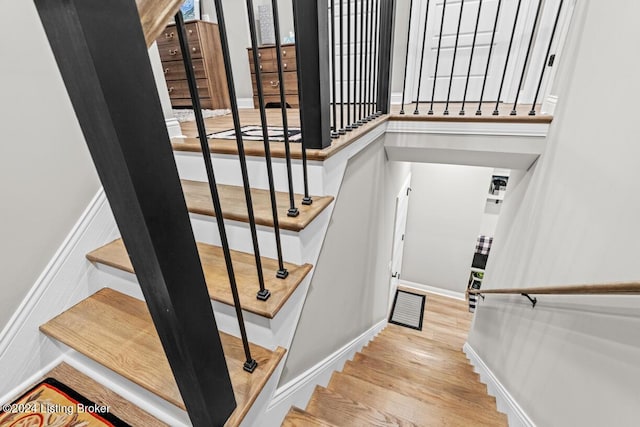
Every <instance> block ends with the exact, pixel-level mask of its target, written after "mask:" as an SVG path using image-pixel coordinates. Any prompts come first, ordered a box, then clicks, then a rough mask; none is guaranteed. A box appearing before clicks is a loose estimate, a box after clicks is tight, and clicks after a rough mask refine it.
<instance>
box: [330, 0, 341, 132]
mask: <svg viewBox="0 0 640 427" xmlns="http://www.w3.org/2000/svg"><path fill="white" fill-rule="evenodd" d="M330 1H331V7H330V8H329V11H330V12H331V100H332V101H333V102H332V103H331V113H332V116H333V117H332V123H333V124H332V125H331V138H337V137H339V136H340V134H339V133H338V106H337V100H336V98H337V91H336V79H337V77H336V12H335V7H334V3H335V1H334V0H330ZM340 1H341V2H342V0H340ZM340 60H341V61H342V58H340ZM340 89H342V82H340ZM340 103H342V100H340Z"/></svg>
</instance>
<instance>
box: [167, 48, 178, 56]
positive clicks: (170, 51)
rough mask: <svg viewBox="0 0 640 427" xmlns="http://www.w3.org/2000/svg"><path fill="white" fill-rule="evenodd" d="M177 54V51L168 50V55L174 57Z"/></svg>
mask: <svg viewBox="0 0 640 427" xmlns="http://www.w3.org/2000/svg"><path fill="white" fill-rule="evenodd" d="M177 53H178V49H169V55H171V56H175V55H176V54H177Z"/></svg>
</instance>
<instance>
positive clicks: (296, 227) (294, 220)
mask: <svg viewBox="0 0 640 427" xmlns="http://www.w3.org/2000/svg"><path fill="white" fill-rule="evenodd" d="M182 190H183V192H184V196H185V200H186V202H187V208H188V209H189V212H191V213H196V214H200V215H206V216H212V217H215V212H214V210H213V202H212V201H211V193H210V190H209V184H207V183H206V182H200V181H190V180H182ZM218 192H219V194H220V203H221V205H222V210H223V216H224V218H225V219H228V220H234V221H240V222H249V217H248V213H247V205H246V201H245V196H244V189H243V188H242V187H237V186H233V185H225V184H218ZM295 197H296V199H297V200H302V197H303V196H302V195H299V194H298V195H296V196H295ZM251 198H252V201H253V210H254V216H255V221H256V224H258V225H264V226H267V227H273V216H272V214H271V199H270V194H269V191H268V190H262V189H256V188H252V189H251ZM312 199H313V203H312V204H311V205H303V204H302V203H300V204H299V206H297V207H298V211H299V212H300V214H299V215H298V216H296V217H290V216H287V214H286V212H287V211H288V210H289V195H288V193H283V192H280V191H277V192H276V203H277V209H278V212H279V214H278V223H279V225H280V228H281V229H284V230H290V231H296V232H299V231H302V230H303V229H305V228H306V227H307V226H308V225H309V224H310V223H311V222H312V221H313V220H314V219H315V218H316V217H317V216H318V215H320V213H321V212H322V211H323V210H324V209H325V208H326V207H327V206H329V205H330V204H331V202H332V201H333V196H312Z"/></svg>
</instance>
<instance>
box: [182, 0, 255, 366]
mask: <svg viewBox="0 0 640 427" xmlns="http://www.w3.org/2000/svg"><path fill="white" fill-rule="evenodd" d="M216 3H220V0H216ZM221 6H222V5H221V4H216V12H217V14H218V25H219V28H220V38H221V39H222V40H224V41H223V42H222V48H223V56H224V57H225V66H226V65H228V67H225V68H227V76H228V77H227V79H228V81H229V82H230V83H229V95H230V98H231V104H232V106H235V107H236V108H235V115H237V112H238V110H237V104H236V98H235V91H233V90H232V89H233V78H232V75H231V61H229V46H228V43H227V40H226V32H225V31H224V28H225V27H224V15H223V13H222V7H221ZM175 21H176V29H177V31H178V39H179V41H180V49H181V50H182V57H183V61H184V67H185V72H186V75H187V82H188V84H189V92H190V93H191V101H192V103H193V112H194V114H195V118H196V126H197V128H198V138H199V140H200V147H201V148H202V154H203V157H204V164H205V169H206V172H207V178H208V182H209V190H210V191H211V198H212V200H213V210H214V212H215V214H216V223H217V224H218V232H219V233H220V241H221V243H222V252H223V254H224V260H225V264H226V266H227V275H228V276H229V283H230V285H231V294H232V295H233V305H234V307H235V310H236V316H237V318H238V326H239V327H240V336H241V338H242V345H243V347H244V354H245V358H246V361H245V362H244V365H243V368H244V370H245V371H247V372H253V371H255V369H256V367H257V366H258V362H256V361H255V359H253V357H251V349H250V348H249V340H248V338H247V331H246V329H245V325H244V317H243V315H242V308H241V306H240V296H239V295H238V286H237V284H236V276H235V273H234V271H233V263H232V261H231V251H230V250H229V241H228V239H227V231H226V228H225V226H224V217H223V214H222V206H221V205H220V196H219V194H218V187H217V185H216V178H215V174H214V172H213V164H212V161H211V151H210V150H209V141H208V140H207V131H206V128H205V125H204V118H203V116H202V106H201V105H200V96H199V95H198V86H197V83H196V77H195V72H194V70H193V64H192V62H191V53H190V51H189V45H188V41H187V34H186V30H185V27H184V19H183V17H182V12H180V11H179V12H178V13H177V14H176V15H175ZM256 66H257V64H256ZM232 111H233V110H232ZM238 124H239V123H238ZM238 131H239V126H238V127H237V128H236V135H238V137H240V138H241V136H240V133H239V132H238ZM238 151H240V150H238ZM238 154H240V153H238ZM254 225H255V223H254Z"/></svg>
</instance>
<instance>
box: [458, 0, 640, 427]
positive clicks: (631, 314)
mask: <svg viewBox="0 0 640 427" xmlns="http://www.w3.org/2000/svg"><path fill="white" fill-rule="evenodd" d="M638 15H640V3H638V2H635V1H630V0H627V1H620V2H616V4H615V7H614V6H613V5H611V4H609V3H607V2H578V4H577V6H576V14H575V16H574V20H573V21H574V22H573V24H572V29H571V33H570V35H569V38H568V45H567V48H566V49H565V52H566V54H565V56H564V58H563V59H562V61H561V62H560V63H559V67H560V68H559V70H558V73H559V74H558V76H557V78H556V80H555V82H554V85H555V86H556V88H557V92H555V93H558V95H559V97H560V99H559V103H558V108H557V109H556V112H555V118H554V121H553V124H552V126H551V130H550V133H549V137H548V141H549V142H548V148H547V151H546V153H545V154H544V155H543V157H542V158H541V159H540V160H539V161H538V163H537V165H536V166H535V168H534V169H532V170H531V171H530V172H529V173H527V174H526V175H525V176H523V177H518V179H517V180H515V181H514V176H513V175H512V176H511V178H510V180H509V186H512V188H510V190H509V192H510V197H509V198H508V199H507V200H506V201H505V203H504V206H503V208H502V209H503V211H502V214H501V219H500V224H499V226H498V231H497V234H496V239H495V242H494V247H493V248H492V255H491V257H490V258H489V263H488V266H487V274H486V276H485V280H484V282H483V287H486V288H498V287H522V286H535V285H562V284H581V283H607V282H614V281H629V280H638V278H639V277H640V269H639V268H638V254H640V222H639V220H638V218H640V191H638V183H639V182H640V168H639V167H638V159H640V144H638V137H637V133H638V131H637V113H638V112H637V109H636V108H635V104H636V99H635V98H636V97H635V96H633V94H637V93H640V79H638V76H639V75H640V60H639V58H638V55H636V54H635V53H634V52H636V51H637V40H638V39H640V28H639V27H638V26H637V24H636V17H637V16H638ZM538 300H539V301H538V305H537V306H536V308H535V309H531V306H530V304H528V303H527V301H526V300H524V299H523V298H522V297H513V298H507V297H500V296H487V299H486V301H484V302H483V303H481V305H480V308H479V310H478V311H477V313H476V318H475V322H474V325H473V328H472V331H471V333H470V336H469V343H470V344H471V346H472V347H473V348H474V349H475V350H476V352H477V353H478V354H479V355H480V357H481V358H482V359H483V360H484V362H485V363H486V364H487V365H488V367H489V368H490V369H491V370H492V371H493V373H494V374H495V376H496V377H497V378H498V380H500V381H501V382H502V383H503V385H504V386H505V387H506V388H507V390H508V391H509V392H510V393H511V394H512V395H513V397H514V398H515V399H516V401H517V402H518V403H519V404H520V406H521V407H522V408H523V409H524V411H525V412H526V413H527V414H528V415H529V417H530V418H531V419H532V421H533V422H534V423H535V424H536V425H540V426H567V425H579V426H602V425H615V426H632V425H637V424H638V414H639V412H638V411H639V409H638V408H640V387H638V384H639V383H640V366H639V365H638V360H640V334H638V330H639V329H640V314H639V313H640V310H639V309H640V297H638V296H610V297H602V296H590V297H569V296H558V297H553V296H539V298H538Z"/></svg>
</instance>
